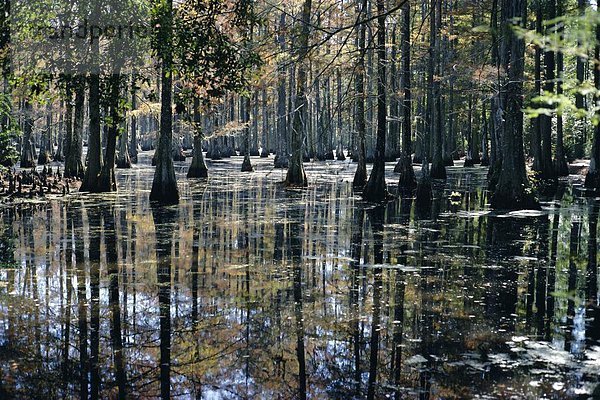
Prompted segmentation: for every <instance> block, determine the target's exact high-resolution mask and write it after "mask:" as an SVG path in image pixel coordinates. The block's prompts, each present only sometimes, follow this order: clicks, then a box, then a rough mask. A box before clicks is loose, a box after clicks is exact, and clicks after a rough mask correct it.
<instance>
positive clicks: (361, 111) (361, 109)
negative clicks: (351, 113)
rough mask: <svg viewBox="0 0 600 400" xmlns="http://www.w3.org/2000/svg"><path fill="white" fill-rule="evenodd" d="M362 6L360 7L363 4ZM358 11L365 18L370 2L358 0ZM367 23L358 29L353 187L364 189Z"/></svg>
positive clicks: (365, 168) (365, 173)
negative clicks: (355, 164)
mask: <svg viewBox="0 0 600 400" xmlns="http://www.w3.org/2000/svg"><path fill="white" fill-rule="evenodd" d="M361 3H362V5H359V4H361ZM356 4H357V5H356V9H357V14H358V18H359V19H360V18H363V16H364V15H365V12H366V11H367V7H368V0H362V1H361V0H357V3H356ZM366 33H367V25H366V22H363V23H361V24H360V26H359V28H358V46H357V47H358V63H357V66H356V78H355V79H356V82H355V85H356V87H355V92H356V94H355V95H356V118H355V123H356V134H357V136H358V138H357V139H358V146H357V147H358V148H357V149H356V150H357V152H358V166H357V167H356V172H355V173H354V180H353V181H352V186H354V187H355V188H363V187H364V186H365V185H366V184H367V155H366V149H365V145H366V144H365V139H366V134H367V127H366V122H365V45H366Z"/></svg>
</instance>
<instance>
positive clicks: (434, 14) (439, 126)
mask: <svg viewBox="0 0 600 400" xmlns="http://www.w3.org/2000/svg"><path fill="white" fill-rule="evenodd" d="M430 18H431V20H432V21H431V28H432V30H431V35H432V38H431V43H432V48H431V54H430V56H431V61H430V62H431V63H432V65H431V66H430V72H433V73H434V74H435V75H436V76H440V32H441V22H442V2H441V0H431V16H430ZM431 81H432V82H433V89H432V94H433V99H432V100H433V102H432V104H431V106H432V108H431V113H432V121H431V135H432V144H433V159H432V161H431V177H432V178H433V179H446V167H445V166H444V160H443V157H442V146H443V145H444V144H443V142H442V135H443V134H442V130H443V122H442V118H443V116H442V94H441V83H440V80H439V79H437V78H436V79H434V77H433V76H431Z"/></svg>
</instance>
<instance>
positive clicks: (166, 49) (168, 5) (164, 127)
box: [150, 0, 179, 204]
mask: <svg viewBox="0 0 600 400" xmlns="http://www.w3.org/2000/svg"><path fill="white" fill-rule="evenodd" d="M163 13H164V14H163V16H162V17H163V18H162V22H163V25H161V27H160V29H161V34H160V38H161V40H162V41H163V44H162V46H161V50H162V51H161V54H160V57H161V61H162V66H161V86H162V87H161V110H160V135H159V140H158V148H157V150H156V151H157V160H156V170H155V173H154V180H153V182H152V191H151V192H150V201H154V202H157V203H161V204H176V203H178V202H179V190H178V188H177V179H176V178H175V168H174V166H173V158H172V157H171V150H172V147H173V114H172V111H171V103H172V91H173V71H172V66H173V54H172V53H171V45H172V32H171V30H172V25H173V0H166V1H165V6H164V10H163Z"/></svg>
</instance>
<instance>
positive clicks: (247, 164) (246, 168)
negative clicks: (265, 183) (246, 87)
mask: <svg viewBox="0 0 600 400" xmlns="http://www.w3.org/2000/svg"><path fill="white" fill-rule="evenodd" d="M242 101H243V102H244V107H243V109H242V114H243V116H242V117H243V119H242V123H243V124H244V162H243V163H242V172H254V167H253V166H252V162H251V161H250V153H251V149H250V97H248V96H245V97H243V99H242ZM257 152H258V150H257Z"/></svg>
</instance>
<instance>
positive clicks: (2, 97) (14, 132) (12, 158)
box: [0, 94, 21, 168]
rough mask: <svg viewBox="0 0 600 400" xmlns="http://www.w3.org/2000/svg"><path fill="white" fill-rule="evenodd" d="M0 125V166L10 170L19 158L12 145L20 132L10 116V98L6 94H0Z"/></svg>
mask: <svg viewBox="0 0 600 400" xmlns="http://www.w3.org/2000/svg"><path fill="white" fill-rule="evenodd" d="M0 124H1V125H2V127H1V128H0V166H1V167H5V168H10V167H12V166H13V165H14V164H15V163H16V162H17V159H18V158H19V154H18V153H17V150H16V149H15V146H14V143H15V139H16V138H17V136H18V135H19V134H20V133H21V131H20V128H19V125H18V123H17V121H15V119H14V118H13V116H12V115H11V105H10V97H9V96H7V95H6V94H0Z"/></svg>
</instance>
